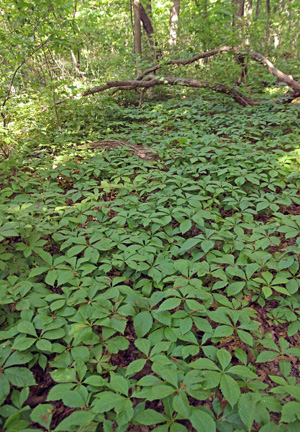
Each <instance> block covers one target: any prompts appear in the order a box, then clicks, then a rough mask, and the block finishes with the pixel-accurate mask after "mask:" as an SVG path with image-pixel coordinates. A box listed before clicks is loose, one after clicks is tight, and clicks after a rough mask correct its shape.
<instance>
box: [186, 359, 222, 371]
mask: <svg viewBox="0 0 300 432" xmlns="http://www.w3.org/2000/svg"><path fill="white" fill-rule="evenodd" d="M190 367H191V368H193V369H208V370H215V371H219V370H220V369H219V368H218V366H217V365H216V364H215V363H214V362H213V361H211V360H209V359H207V358H199V359H198V360H196V361H194V362H192V363H190Z"/></svg>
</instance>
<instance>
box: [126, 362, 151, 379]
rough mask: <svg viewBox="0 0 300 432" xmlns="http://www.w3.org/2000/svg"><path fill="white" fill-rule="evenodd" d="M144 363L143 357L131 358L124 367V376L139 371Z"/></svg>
mask: <svg viewBox="0 0 300 432" xmlns="http://www.w3.org/2000/svg"><path fill="white" fill-rule="evenodd" d="M145 364H146V360H145V359H138V360H133V362H131V363H129V365H128V366H127V369H126V376H130V375H135V374H137V373H138V372H140V371H141V370H142V369H143V367H144V366H145Z"/></svg>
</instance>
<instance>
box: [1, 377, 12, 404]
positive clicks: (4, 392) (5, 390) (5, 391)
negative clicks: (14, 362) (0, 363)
mask: <svg viewBox="0 0 300 432" xmlns="http://www.w3.org/2000/svg"><path fill="white" fill-rule="evenodd" d="M9 392H10V385H9V382H8V379H7V378H6V376H5V375H4V374H3V373H1V375H0V405H2V404H3V402H4V401H5V399H6V397H7V396H8V395H9Z"/></svg>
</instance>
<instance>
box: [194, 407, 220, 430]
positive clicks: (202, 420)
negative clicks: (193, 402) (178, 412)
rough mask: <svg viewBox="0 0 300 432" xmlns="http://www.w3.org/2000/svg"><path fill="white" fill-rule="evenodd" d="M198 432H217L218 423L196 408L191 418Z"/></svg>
mask: <svg viewBox="0 0 300 432" xmlns="http://www.w3.org/2000/svg"><path fill="white" fill-rule="evenodd" d="M189 420H190V422H191V423H192V426H193V427H194V428H195V429H196V431H197V432H216V423H215V422H214V420H213V419H212V418H211V416H210V415H209V414H207V413H206V412H204V411H202V410H200V409H198V408H194V409H193V410H192V414H191V416H190V418H189Z"/></svg>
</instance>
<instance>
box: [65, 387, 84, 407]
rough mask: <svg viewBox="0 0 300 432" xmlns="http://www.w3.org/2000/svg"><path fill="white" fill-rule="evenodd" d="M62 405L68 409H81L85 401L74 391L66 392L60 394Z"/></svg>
mask: <svg viewBox="0 0 300 432" xmlns="http://www.w3.org/2000/svg"><path fill="white" fill-rule="evenodd" d="M61 399H62V401H63V403H64V404H65V405H66V406H68V407H70V408H82V407H84V406H85V401H84V399H83V397H82V396H81V394H80V393H79V392H78V391H76V390H68V391H66V392H64V393H63V394H62V398H61Z"/></svg>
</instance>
